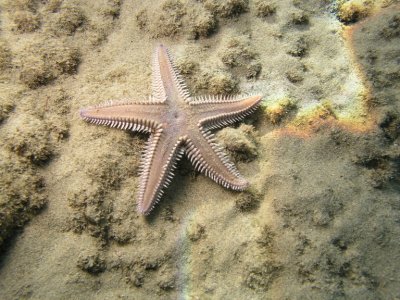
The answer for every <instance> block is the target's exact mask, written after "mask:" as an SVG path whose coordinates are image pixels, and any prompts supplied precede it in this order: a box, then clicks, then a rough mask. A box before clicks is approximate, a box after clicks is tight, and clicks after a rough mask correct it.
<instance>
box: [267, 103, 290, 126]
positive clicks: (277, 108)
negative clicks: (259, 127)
mask: <svg viewBox="0 0 400 300" xmlns="http://www.w3.org/2000/svg"><path fill="white" fill-rule="evenodd" d="M296 107H297V105H296V102H295V101H294V100H292V99H290V98H282V99H280V100H278V101H276V102H275V103H273V104H271V105H268V106H267V107H266V108H265V113H266V114H267V117H268V119H269V120H270V121H271V123H272V124H274V125H276V124H278V123H280V122H281V120H282V119H283V118H284V117H285V116H286V115H287V114H289V112H290V111H292V110H294V109H296Z"/></svg>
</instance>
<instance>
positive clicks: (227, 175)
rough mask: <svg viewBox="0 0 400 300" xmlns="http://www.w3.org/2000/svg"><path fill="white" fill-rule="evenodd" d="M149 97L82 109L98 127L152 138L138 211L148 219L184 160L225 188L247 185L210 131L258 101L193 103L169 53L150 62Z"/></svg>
mask: <svg viewBox="0 0 400 300" xmlns="http://www.w3.org/2000/svg"><path fill="white" fill-rule="evenodd" d="M152 67H153V82H152V96H151V97H150V98H149V100H147V101H130V100H128V101H126V100H125V101H118V102H114V101H108V102H107V103H105V104H101V105H97V106H93V107H88V108H86V109H81V111H80V115H81V117H82V118H83V119H84V120H86V121H88V122H90V123H94V124H97V125H107V126H111V127H117V128H120V129H123V130H131V131H137V132H146V133H150V138H149V139H148V141H147V144H146V147H145V150H144V152H143V154H142V160H141V164H140V181H139V189H138V195H137V210H138V211H139V212H140V213H142V214H145V215H148V214H149V213H150V211H151V210H152V209H153V208H154V206H155V204H156V203H157V202H158V201H159V200H160V198H161V197H162V195H163V193H164V190H165V188H166V187H167V186H168V185H169V184H170V182H171V180H172V178H173V176H174V170H175V168H176V165H177V162H178V161H179V160H180V159H181V158H182V156H183V155H184V154H185V155H186V156H187V157H188V158H189V160H190V161H191V163H192V164H193V165H194V168H195V169H196V170H198V171H200V172H201V173H203V174H205V175H206V176H208V177H210V178H211V179H212V180H214V181H215V182H217V183H218V184H221V185H222V186H224V187H225V188H230V189H233V190H239V191H240V190H244V189H245V188H246V187H247V186H248V182H247V181H246V179H244V178H243V177H242V176H241V175H240V174H239V172H238V170H237V169H236V167H235V166H234V164H233V163H232V162H230V160H229V158H228V157H227V155H226V154H225V153H224V152H223V150H222V148H221V147H220V146H219V145H217V143H216V140H215V138H214V135H213V133H212V130H214V129H217V128H221V127H224V126H227V125H229V124H232V123H234V122H237V121H240V120H242V119H243V118H244V117H245V116H247V115H249V114H250V113H252V112H254V111H255V110H256V109H257V107H258V106H259V104H260V102H261V98H262V96H261V95H254V96H243V97H232V96H208V97H192V96H190V94H189V91H188V89H187V87H186V84H185V83H184V81H183V78H182V76H181V75H180V74H179V72H178V70H177V68H176V66H175V64H174V62H173V60H172V57H171V54H170V53H169V51H168V49H167V48H166V47H165V46H163V45H159V46H158V47H157V48H156V51H155V54H154V57H153V66H152Z"/></svg>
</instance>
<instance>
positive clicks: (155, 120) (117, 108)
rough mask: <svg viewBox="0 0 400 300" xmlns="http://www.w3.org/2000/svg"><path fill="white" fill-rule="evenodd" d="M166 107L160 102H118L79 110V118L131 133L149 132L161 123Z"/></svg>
mask: <svg viewBox="0 0 400 300" xmlns="http://www.w3.org/2000/svg"><path fill="white" fill-rule="evenodd" d="M166 110H167V107H166V106H165V105H164V104H162V103H160V102H138V103H135V102H118V103H114V102H112V101H110V102H107V103H105V104H101V105H97V106H92V107H88V108H85V109H81V111H80V116H81V117H82V118H83V119H84V120H85V121H88V122H90V123H94V124H97V125H107V126H110V127H118V128H121V129H127V130H131V131H143V132H151V131H153V130H154V129H155V128H156V127H157V126H158V124H161V123H162V122H163V120H162V115H163V114H164V113H165V112H166Z"/></svg>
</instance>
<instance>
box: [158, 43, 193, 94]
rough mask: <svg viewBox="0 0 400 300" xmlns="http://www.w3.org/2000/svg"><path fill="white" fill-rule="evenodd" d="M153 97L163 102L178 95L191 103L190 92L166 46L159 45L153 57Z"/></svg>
mask: <svg viewBox="0 0 400 300" xmlns="http://www.w3.org/2000/svg"><path fill="white" fill-rule="evenodd" d="M152 89H153V93H152V94H153V96H154V97H155V98H157V99H160V100H162V101H168V99H170V98H174V94H175V93H177V95H179V97H180V98H182V99H183V100H184V101H185V102H190V99H191V98H190V94H189V90H188V88H187V86H186V84H185V81H184V80H183V77H182V75H181V74H180V73H179V71H178V68H177V67H176V65H175V63H174V60H173V59H172V55H171V53H170V52H169V50H168V49H167V48H166V47H165V46H164V45H159V46H158V47H157V48H156V51H155V53H154V56H153V83H152Z"/></svg>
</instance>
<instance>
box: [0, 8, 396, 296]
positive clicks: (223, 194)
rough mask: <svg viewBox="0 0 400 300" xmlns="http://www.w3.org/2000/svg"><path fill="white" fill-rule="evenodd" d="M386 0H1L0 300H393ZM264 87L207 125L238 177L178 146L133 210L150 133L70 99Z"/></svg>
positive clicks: (392, 117)
mask: <svg viewBox="0 0 400 300" xmlns="http://www.w3.org/2000/svg"><path fill="white" fill-rule="evenodd" d="M399 5H400V4H399V1H390V0H388V1H367V0H351V1H345V0H344V1H333V0H332V1H328V0H319V1H317V0H313V1H301V0H284V1H268V0H254V1H252V0H250V1H249V0H227V1H222V0H201V1H195V0H166V1H133V0H124V1H122V0H101V1H98V0H91V1H85V0H64V1H63V0H45V1H35V0H13V1H12V0H9V1H6V0H1V1H0V122H1V123H0V140H1V143H0V247H1V252H0V255H1V256H0V298H1V299H176V298H179V299H400V273H399V272H398V270H399V269H400V176H399V175H400V148H399V144H400V140H399V136H400V93H399V91H400V7H399ZM159 43H163V44H165V45H167V47H168V48H169V49H170V51H171V53H172V54H173V56H174V57H175V59H176V64H177V67H178V69H179V70H180V72H181V73H182V75H183V77H184V78H185V80H186V81H187V84H188V87H189V90H190V91H191V92H192V94H193V95H204V94H212V95H217V94H248V93H261V94H263V103H262V105H261V107H260V109H259V110H258V111H257V112H256V113H255V114H253V115H252V116H250V117H248V118H247V119H246V120H245V122H242V124H236V125H235V126H231V127H229V128H225V129H222V130H220V131H219V132H217V134H216V135H217V138H218V141H219V142H220V143H221V145H222V146H223V147H224V148H225V149H226V151H227V153H228V154H229V155H230V156H231V158H232V160H233V161H234V162H235V164H236V166H237V167H238V169H239V171H240V172H241V174H243V176H244V177H246V178H247V179H248V180H249V182H250V188H249V189H248V190H246V191H244V192H240V193H238V192H233V191H230V190H227V189H224V188H223V187H221V186H219V185H217V184H216V183H214V182H213V181H211V180H210V179H208V178H206V177H204V176H203V175H201V174H199V173H198V172H195V171H194V170H193V167H192V166H191V165H190V163H189V162H188V161H187V160H183V161H181V162H180V164H179V167H178V170H177V174H176V176H175V178H174V180H173V182H172V184H171V186H170V187H169V188H168V189H167V190H166V193H165V195H164V196H163V198H162V200H161V202H160V203H159V204H158V205H157V207H156V209H155V210H154V211H152V213H151V215H150V216H149V217H143V216H141V215H139V214H138V213H137V212H136V203H135V201H136V199H135V193H136V189H137V185H138V168H139V162H140V153H141V151H142V150H143V147H144V144H145V142H146V139H147V136H146V135H140V134H135V133H129V132H125V131H122V130H117V129H110V128H106V127H101V126H93V125H90V124H87V123H85V122H83V121H82V120H81V119H80V118H79V113H78V112H79V109H80V108H81V107H86V106H89V105H94V104H98V103H102V102H105V101H107V100H110V99H133V100H143V99H147V97H148V96H149V94H150V91H151V64H150V62H151V56H152V53H153V51H154V48H155V46H156V45H157V44H159Z"/></svg>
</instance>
